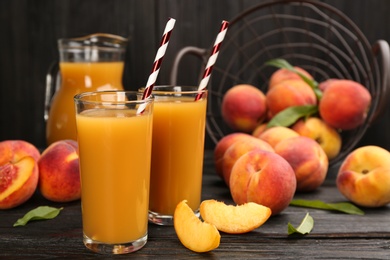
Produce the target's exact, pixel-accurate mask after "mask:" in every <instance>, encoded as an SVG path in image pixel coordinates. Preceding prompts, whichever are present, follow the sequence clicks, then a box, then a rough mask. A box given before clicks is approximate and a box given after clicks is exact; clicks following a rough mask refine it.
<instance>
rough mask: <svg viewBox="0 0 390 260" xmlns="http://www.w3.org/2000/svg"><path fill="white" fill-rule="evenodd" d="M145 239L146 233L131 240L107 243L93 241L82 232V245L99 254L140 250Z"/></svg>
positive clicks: (146, 238)
mask: <svg viewBox="0 0 390 260" xmlns="http://www.w3.org/2000/svg"><path fill="white" fill-rule="evenodd" d="M147 240H148V235H147V234H146V235H145V236H143V237H141V238H140V239H138V240H135V241H132V242H128V243H121V244H107V243H104V242H100V241H95V240H93V239H91V238H89V237H87V236H86V235H85V234H83V242H84V245H85V246H86V247H87V248H88V249H90V250H92V251H94V252H96V253H100V254H114V255H118V254H127V253H132V252H135V251H138V250H140V249H141V248H142V247H143V246H144V245H145V244H146V242H147Z"/></svg>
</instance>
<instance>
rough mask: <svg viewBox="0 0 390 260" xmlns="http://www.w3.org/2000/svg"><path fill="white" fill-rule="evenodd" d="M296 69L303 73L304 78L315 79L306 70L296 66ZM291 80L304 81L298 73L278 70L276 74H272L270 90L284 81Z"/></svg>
mask: <svg viewBox="0 0 390 260" xmlns="http://www.w3.org/2000/svg"><path fill="white" fill-rule="evenodd" d="M294 69H295V70H297V71H298V72H300V73H302V74H303V75H304V76H306V77H307V78H309V79H313V76H312V75H310V73H309V72H307V71H306V70H304V69H302V68H301V67H298V66H294ZM290 79H297V80H303V79H302V78H301V77H300V76H299V74H298V73H296V72H294V71H291V70H288V69H282V68H281V69H278V70H277V71H275V72H274V73H272V75H271V77H270V79H269V84H268V89H271V88H272V87H274V86H276V85H277V84H279V83H280V82H282V81H285V80H290Z"/></svg>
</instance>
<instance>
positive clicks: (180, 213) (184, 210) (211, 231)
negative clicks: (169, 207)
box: [173, 200, 221, 253]
mask: <svg viewBox="0 0 390 260" xmlns="http://www.w3.org/2000/svg"><path fill="white" fill-rule="evenodd" d="M173 225H174V228H175V231H176V234H177V236H178V238H179V240H180V242H181V243H182V244H183V245H184V246H185V247H186V248H188V249H190V250H192V251H194V252H197V253H203V252H208V251H211V250H213V249H215V248H217V247H218V246H219V243H220V240H221V235H220V234H219V232H218V229H217V228H216V227H215V226H214V225H212V224H209V223H206V222H202V221H201V220H200V219H199V218H198V217H197V216H196V215H195V214H194V212H193V211H192V209H191V208H190V207H189V206H188V204H187V201H186V200H183V201H181V202H179V204H178V205H177V206H176V209H175V213H174V215H173Z"/></svg>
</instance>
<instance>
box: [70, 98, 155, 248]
mask: <svg viewBox="0 0 390 260" xmlns="http://www.w3.org/2000/svg"><path fill="white" fill-rule="evenodd" d="M74 101H75V107H76V128H77V138H78V144H79V156H80V176H81V197H82V199H81V207H82V223H83V242H84V244H85V246H86V247H87V248H89V249H91V250H92V251H95V252H98V253H107V254H124V253H130V252H134V251H136V250H139V249H141V248H142V247H143V246H144V245H145V244H146V242H147V227H148V205H149V184H150V162H151V149H152V124H153V103H154V99H153V97H152V96H151V97H149V98H146V99H142V95H141V93H139V92H136V91H97V92H85V93H81V94H78V95H76V96H75V97H74Z"/></svg>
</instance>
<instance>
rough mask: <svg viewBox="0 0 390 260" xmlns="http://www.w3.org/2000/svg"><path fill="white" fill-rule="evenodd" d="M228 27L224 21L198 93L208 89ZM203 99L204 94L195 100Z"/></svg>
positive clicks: (227, 23) (197, 96)
mask: <svg viewBox="0 0 390 260" xmlns="http://www.w3.org/2000/svg"><path fill="white" fill-rule="evenodd" d="M228 26H229V22H227V21H222V25H221V29H220V30H219V33H218V35H217V38H216V39H215V43H214V46H213V49H212V51H211V54H210V57H209V59H208V61H207V65H206V68H205V70H204V73H203V77H202V80H201V81H200V84H199V87H198V91H202V90H204V89H206V87H207V84H208V82H209V79H210V75H211V71H212V70H213V67H214V64H215V62H216V61H217V57H218V54H219V49H220V48H221V44H222V41H223V39H224V38H225V35H226V32H227V29H228ZM201 97H202V94H201V93H199V94H198V95H196V97H195V100H199V99H200V98H201Z"/></svg>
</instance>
